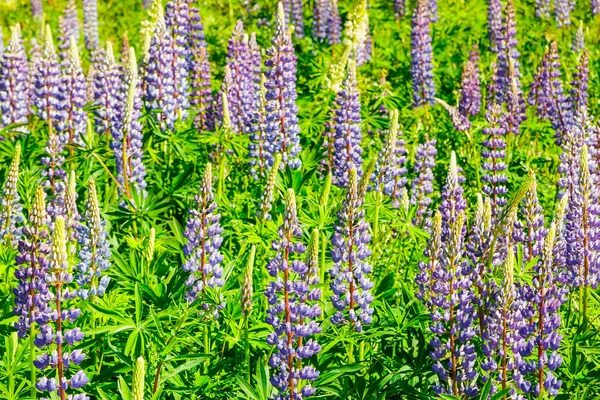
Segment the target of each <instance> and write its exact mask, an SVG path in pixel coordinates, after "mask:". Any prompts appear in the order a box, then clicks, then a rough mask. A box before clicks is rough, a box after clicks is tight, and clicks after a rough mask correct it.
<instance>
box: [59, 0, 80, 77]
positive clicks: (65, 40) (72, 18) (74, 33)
mask: <svg viewBox="0 0 600 400" xmlns="http://www.w3.org/2000/svg"><path fill="white" fill-rule="evenodd" d="M58 25H59V30H60V35H59V37H58V49H59V50H60V60H61V65H63V66H67V65H68V64H69V49H70V47H71V37H73V38H74V39H75V43H79V19H78V17H77V5H76V4H75V0H69V2H68V3H67V6H66V7H65V9H64V11H63V15H61V16H60V17H59V19H58Z"/></svg>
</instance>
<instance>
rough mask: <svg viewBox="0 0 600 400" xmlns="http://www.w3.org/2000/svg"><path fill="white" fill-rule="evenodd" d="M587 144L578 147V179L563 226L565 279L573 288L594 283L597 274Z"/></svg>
mask: <svg viewBox="0 0 600 400" xmlns="http://www.w3.org/2000/svg"><path fill="white" fill-rule="evenodd" d="M588 162H589V159H588V151H587V146H585V145H584V146H583V147H582V149H581V158H580V161H579V170H578V171H577V172H578V173H579V174H578V176H577V177H576V178H578V182H577V184H576V186H575V188H574V190H573V194H572V195H571V196H570V197H569V205H568V210H567V214H566V220H567V222H566V226H565V241H566V249H565V258H566V270H567V276H568V277H569V279H567V282H568V284H569V286H573V287H581V286H584V287H593V288H595V287H596V286H597V285H598V274H599V273H600V262H599V258H598V253H599V252H600V243H599V241H598V239H599V237H600V206H599V205H598V200H599V193H598V189H597V187H596V185H595V183H594V179H593V177H592V175H591V174H590V168H589V164H588Z"/></svg>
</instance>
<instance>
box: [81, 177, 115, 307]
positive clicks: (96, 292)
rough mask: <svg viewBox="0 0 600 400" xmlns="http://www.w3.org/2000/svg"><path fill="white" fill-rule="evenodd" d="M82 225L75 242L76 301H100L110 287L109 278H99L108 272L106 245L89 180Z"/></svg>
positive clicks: (91, 183)
mask: <svg viewBox="0 0 600 400" xmlns="http://www.w3.org/2000/svg"><path fill="white" fill-rule="evenodd" d="M82 222H83V223H81V224H79V225H78V228H77V241H78V242H79V245H80V246H81V247H80V249H79V252H78V256H79V260H80V261H79V263H78V264H77V274H76V276H75V280H76V281H77V284H78V285H79V289H78V291H77V293H78V295H79V297H81V298H82V299H83V300H86V299H87V298H88V297H90V296H92V297H102V296H104V293H105V292H106V288H107V287H108V284H109V283H110V277H109V276H107V275H103V272H105V271H106V270H107V269H108V268H110V256H111V251H110V244H109V243H108V233H107V232H106V229H105V228H104V221H103V220H102V217H101V216H100V205H99V203H98V195H97V193H96V184H95V182H94V180H93V179H90V180H89V182H88V197H87V201H86V207H85V212H84V214H83V221H82Z"/></svg>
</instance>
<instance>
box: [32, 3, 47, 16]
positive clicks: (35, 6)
mask: <svg viewBox="0 0 600 400" xmlns="http://www.w3.org/2000/svg"><path fill="white" fill-rule="evenodd" d="M43 14H44V8H43V6H42V0H31V15H32V16H33V18H40V17H41V16H42V15H43Z"/></svg>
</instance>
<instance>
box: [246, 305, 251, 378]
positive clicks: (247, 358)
mask: <svg viewBox="0 0 600 400" xmlns="http://www.w3.org/2000/svg"><path fill="white" fill-rule="evenodd" d="M249 333H250V332H249V329H248V316H247V315H246V316H245V317H244V361H245V363H246V367H247V368H248V370H247V371H246V381H247V382H248V383H250V375H251V374H252V367H251V365H250V341H249V340H248V337H249V336H250V335H249Z"/></svg>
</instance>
